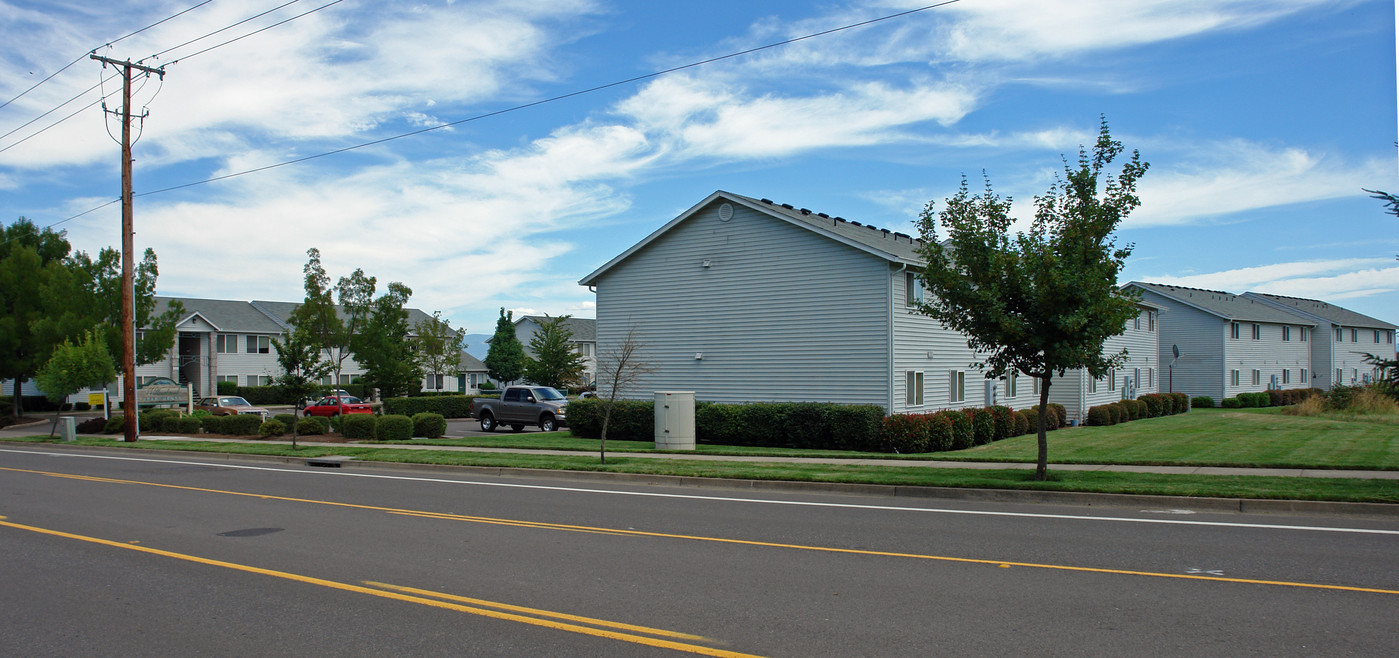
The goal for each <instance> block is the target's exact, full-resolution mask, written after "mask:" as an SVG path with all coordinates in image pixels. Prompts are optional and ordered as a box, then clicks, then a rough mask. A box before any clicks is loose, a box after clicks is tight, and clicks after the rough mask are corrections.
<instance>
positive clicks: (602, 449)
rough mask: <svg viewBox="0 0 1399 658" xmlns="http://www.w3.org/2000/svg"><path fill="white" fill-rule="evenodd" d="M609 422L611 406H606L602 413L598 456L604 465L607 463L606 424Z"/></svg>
mask: <svg viewBox="0 0 1399 658" xmlns="http://www.w3.org/2000/svg"><path fill="white" fill-rule="evenodd" d="M610 420H612V405H610V404H609V405H607V409H605V410H604V411H603V412H602V443H601V444H600V448H599V451H600V452H599V454H600V456H601V457H602V463H604V464H606V463H607V422H608V421H610Z"/></svg>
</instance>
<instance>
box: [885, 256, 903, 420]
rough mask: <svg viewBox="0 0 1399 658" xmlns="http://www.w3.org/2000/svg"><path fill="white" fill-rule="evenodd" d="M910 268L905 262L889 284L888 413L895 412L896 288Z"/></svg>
mask: <svg viewBox="0 0 1399 658" xmlns="http://www.w3.org/2000/svg"><path fill="white" fill-rule="evenodd" d="M907 269H908V263H904V264H903V265H902V266H900V267H899V269H898V271H896V272H894V283H891V284H889V291H888V292H889V379H888V380H887V382H886V386H888V389H889V407H888V413H889V414H891V415H892V414H893V413H894V288H895V286H897V285H898V284H899V283H901V282H902V280H903V273H904V271H906V270H907Z"/></svg>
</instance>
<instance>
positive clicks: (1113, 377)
mask: <svg viewBox="0 0 1399 658" xmlns="http://www.w3.org/2000/svg"><path fill="white" fill-rule="evenodd" d="M1108 390H1109V391H1116V390H1117V371H1116V370H1109V371H1108Z"/></svg>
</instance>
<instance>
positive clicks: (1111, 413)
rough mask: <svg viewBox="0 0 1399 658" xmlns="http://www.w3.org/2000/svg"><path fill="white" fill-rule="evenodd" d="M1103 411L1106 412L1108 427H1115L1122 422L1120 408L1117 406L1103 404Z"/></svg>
mask: <svg viewBox="0 0 1399 658" xmlns="http://www.w3.org/2000/svg"><path fill="white" fill-rule="evenodd" d="M1103 408H1104V409H1107V410H1108V417H1109V419H1110V420H1109V421H1108V424H1109V425H1116V424H1118V423H1120V422H1122V407H1121V406H1119V405H1117V404H1105V405H1103Z"/></svg>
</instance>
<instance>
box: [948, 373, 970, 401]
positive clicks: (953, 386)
mask: <svg viewBox="0 0 1399 658" xmlns="http://www.w3.org/2000/svg"><path fill="white" fill-rule="evenodd" d="M947 375H948V376H947V387H948V395H947V401H948V402H962V401H964V400H966V399H967V373H965V372H962V371H960V370H953V371H951V372H949V373H947Z"/></svg>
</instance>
